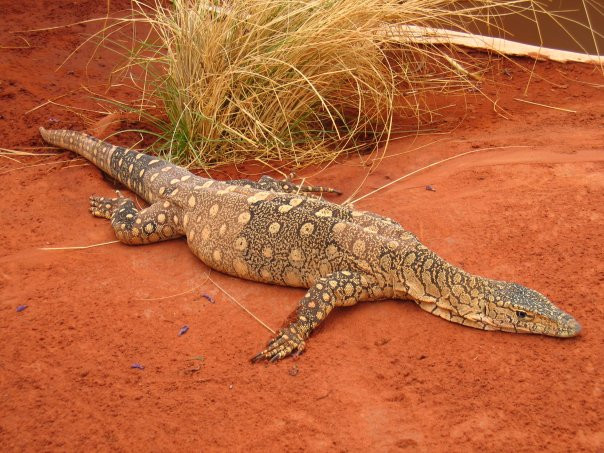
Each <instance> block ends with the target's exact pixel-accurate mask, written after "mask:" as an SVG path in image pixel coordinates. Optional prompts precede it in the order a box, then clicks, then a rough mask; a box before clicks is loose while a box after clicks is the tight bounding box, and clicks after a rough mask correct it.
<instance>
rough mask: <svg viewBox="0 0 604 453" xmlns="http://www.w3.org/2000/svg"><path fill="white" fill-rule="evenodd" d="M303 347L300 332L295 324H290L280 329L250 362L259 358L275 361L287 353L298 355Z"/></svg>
mask: <svg viewBox="0 0 604 453" xmlns="http://www.w3.org/2000/svg"><path fill="white" fill-rule="evenodd" d="M305 347H306V343H305V342H304V339H303V336H302V335H301V333H299V332H298V329H296V327H295V326H290V327H289V328H287V329H282V330H281V331H280V332H279V334H278V335H277V336H276V337H275V338H274V339H273V340H272V341H271V342H270V343H269V344H268V346H267V348H266V349H265V350H264V351H262V352H260V353H259V354H257V355H256V356H254V357H253V358H252V362H254V363H256V362H259V361H261V360H268V361H270V362H276V361H278V360H281V359H283V358H285V357H287V356H289V355H294V354H295V355H296V356H297V355H299V354H300V353H301V352H302V351H303V350H304V348H305Z"/></svg>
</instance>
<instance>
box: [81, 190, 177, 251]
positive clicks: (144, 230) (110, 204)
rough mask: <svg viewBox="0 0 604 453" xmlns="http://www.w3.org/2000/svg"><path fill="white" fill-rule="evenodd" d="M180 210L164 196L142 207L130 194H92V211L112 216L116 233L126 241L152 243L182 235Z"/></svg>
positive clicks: (122, 240)
mask: <svg viewBox="0 0 604 453" xmlns="http://www.w3.org/2000/svg"><path fill="white" fill-rule="evenodd" d="M118 194H119V192H118ZM179 211H180V210H179V209H177V208H176V207H175V206H174V205H172V204H171V203H170V202H169V201H163V200H162V201H158V202H157V203H154V204H152V205H151V206H149V207H148V208H145V209H141V210H140V211H139V210H138V209H136V207H135V205H134V202H133V201H132V200H130V199H128V198H124V197H121V196H120V197H118V198H105V197H97V196H92V197H90V212H91V213H92V215H94V216H96V217H103V218H105V219H109V220H111V226H112V227H113V229H114V230H115V235H116V236H117V238H118V239H119V240H120V241H121V242H123V243H125V244H150V243H153V242H159V241H167V240H169V239H175V238H178V237H180V236H182V235H183V234H184V231H183V229H182V224H181V222H180V220H181V219H180V218H179V217H180V215H179Z"/></svg>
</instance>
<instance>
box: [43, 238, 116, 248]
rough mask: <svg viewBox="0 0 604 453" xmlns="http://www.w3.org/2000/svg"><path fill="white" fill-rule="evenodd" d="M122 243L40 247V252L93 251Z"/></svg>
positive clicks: (108, 242) (109, 242)
mask: <svg viewBox="0 0 604 453" xmlns="http://www.w3.org/2000/svg"><path fill="white" fill-rule="evenodd" d="M118 242H120V241H118V240H115V241H107V242H100V243H98V244H90V245H68V246H64V247H40V250H85V249H91V248H94V247H102V246H105V245H110V244H116V243H118Z"/></svg>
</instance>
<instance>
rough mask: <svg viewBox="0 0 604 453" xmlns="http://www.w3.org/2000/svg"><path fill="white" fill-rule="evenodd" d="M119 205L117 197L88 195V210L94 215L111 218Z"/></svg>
mask: <svg viewBox="0 0 604 453" xmlns="http://www.w3.org/2000/svg"><path fill="white" fill-rule="evenodd" d="M119 205H120V199H119V198H105V197H97V196H96V195H93V196H91V197H90V212H91V213H92V215H93V216H95V217H103V218H105V219H109V220H111V218H112V216H113V213H114V212H115V211H116V210H117V208H118V207H119Z"/></svg>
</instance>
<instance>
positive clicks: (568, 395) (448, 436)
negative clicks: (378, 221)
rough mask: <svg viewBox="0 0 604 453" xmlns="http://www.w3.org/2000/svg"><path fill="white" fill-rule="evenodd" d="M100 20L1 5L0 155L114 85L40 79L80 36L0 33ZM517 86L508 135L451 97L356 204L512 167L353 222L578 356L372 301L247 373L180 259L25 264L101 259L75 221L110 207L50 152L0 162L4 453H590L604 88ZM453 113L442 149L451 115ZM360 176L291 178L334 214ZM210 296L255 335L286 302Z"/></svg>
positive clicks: (92, 70)
mask: <svg viewBox="0 0 604 453" xmlns="http://www.w3.org/2000/svg"><path fill="white" fill-rule="evenodd" d="M104 4H105V2H96V1H83V2H67V1H62V2H59V1H57V2H52V3H48V5H50V6H45V7H44V8H40V7H36V6H35V5H39V3H37V2H12V1H11V2H9V1H6V0H4V1H2V2H0V11H3V18H2V22H3V25H4V26H3V27H2V30H0V68H1V69H0V76H1V77H0V80H1V81H0V99H1V104H0V114H1V115H2V116H1V117H0V137H1V143H0V145H1V146H3V147H6V148H16V147H26V146H41V145H42V141H41V139H40V137H39V135H38V132H37V128H38V126H40V125H43V126H45V127H47V128H49V127H50V128H74V129H84V128H85V127H86V124H84V123H83V121H82V119H81V118H80V117H78V116H77V115H76V114H74V113H70V112H68V111H66V110H65V109H64V108H62V107H60V106H56V105H47V106H44V107H42V108H38V109H37V110H34V111H33V112H31V113H26V112H27V111H29V110H30V109H32V108H34V107H36V106H39V105H40V104H42V103H43V102H44V101H46V100H48V99H56V98H57V97H59V96H62V95H64V94H65V93H70V94H68V95H67V96H66V97H64V98H61V99H59V102H62V103H63V102H64V103H72V104H74V105H78V106H83V107H87V108H94V104H93V102H92V101H90V100H89V99H88V98H86V97H85V94H84V93H83V91H81V90H78V89H79V88H80V87H81V86H82V85H83V84H87V85H89V86H90V85H96V86H103V84H105V83H106V81H107V76H108V72H109V70H110V69H111V67H112V66H113V63H114V61H113V60H107V59H106V57H101V56H99V57H93V58H92V59H91V61H90V62H89V64H88V66H87V68H86V64H87V59H88V55H89V54H90V52H91V47H86V48H85V49H84V51H83V52H80V53H78V54H77V55H76V56H75V58H73V59H71V60H69V61H68V62H67V63H66V64H65V65H64V66H63V67H62V68H61V69H59V70H57V67H58V65H59V63H61V62H62V61H63V60H64V59H65V57H66V56H67V55H68V54H69V53H70V52H71V51H72V50H73V49H74V48H75V47H76V46H77V45H78V44H79V43H81V42H82V41H83V40H84V39H85V36H86V33H90V32H92V31H93V30H95V29H96V28H95V26H94V25H86V26H75V27H71V28H61V29H57V30H52V31H45V32H39V33H27V34H23V35H15V34H12V33H10V31H14V30H26V29H33V28H41V27H49V26H54V25H60V24H64V23H68V22H73V21H76V20H83V19H88V18H94V17H100V16H102V15H103V14H104V12H105V11H104V9H103V8H104ZM121 4H122V5H121V6H122V7H125V6H127V5H128V2H121ZM112 7H113V8H114V9H117V8H118V5H117V2H112ZM19 36H22V37H23V38H25V39H26V40H27V41H24V40H22V39H20V38H19ZM26 42H28V43H29V45H30V46H31V48H21V49H19V48H12V47H24V46H26V45H27V44H26ZM516 64H518V65H520V66H521V67H526V68H530V67H532V65H533V62H532V61H529V60H516V61H515V62H514V63H511V62H495V64H494V65H493V71H492V74H491V75H490V77H491V78H495V79H497V80H498V82H499V83H500V85H498V87H497V86H496V85H495V84H493V83H488V84H485V86H484V90H485V92H486V93H487V94H489V95H490V96H491V97H492V98H495V99H498V106H499V107H502V108H503V109H505V115H506V116H508V117H509V120H505V119H502V118H501V117H500V116H498V115H497V114H496V113H495V112H494V110H493V106H492V104H490V103H489V102H487V101H485V99H484V98H482V97H480V96H476V95H473V94H469V95H467V97H466V101H467V103H468V105H467V116H466V118H465V121H463V122H462V123H461V125H459V126H458V127H457V128H454V130H453V131H452V132H450V133H445V134H440V135H424V136H420V137H414V138H407V139H402V140H400V141H398V142H396V144H395V145H394V146H392V147H391V148H390V149H389V151H388V153H387V156H388V157H387V159H386V160H385V161H384V162H383V163H382V165H380V166H379V167H378V169H377V171H375V172H374V173H373V174H371V175H370V176H369V178H368V179H367V182H366V184H365V185H364V186H363V188H362V191H361V194H362V193H367V192H368V191H370V190H372V189H373V188H376V187H378V186H381V185H383V184H385V183H387V182H389V181H390V180H393V179H395V178H397V177H399V176H401V175H403V174H406V173H408V172H410V171H413V170H415V169H417V168H419V167H422V166H424V165H427V164H429V163H432V162H435V161H437V160H439V159H443V158H445V157H449V156H452V155H455V154H458V153H461V152H465V151H468V150H472V149H479V148H483V147H509V148H496V149H493V150H492V151H484V152H478V153H475V154H472V155H469V156H465V157H462V158H459V159H456V160H452V161H449V162H446V163H444V164H442V165H440V166H436V167H434V168H432V169H429V170H427V171H424V172H422V173H419V174H417V175H415V176H413V177H411V178H408V179H406V180H404V181H402V182H400V183H397V184H395V185H393V186H391V187H389V188H388V189H385V190H383V191H381V192H379V193H377V194H375V195H373V196H371V197H369V198H367V199H365V200H362V201H360V202H359V203H358V204H357V206H358V207H359V208H361V209H367V210H372V211H376V212H378V213H381V214H384V215H388V216H391V217H394V218H396V219H398V220H400V221H401V222H402V223H403V225H405V226H406V227H407V228H408V229H410V230H411V231H413V232H415V233H416V234H418V235H419V237H420V238H421V239H422V240H423V241H424V243H425V244H426V245H428V246H429V247H431V248H433V249H434V250H435V251H436V252H438V253H439V254H441V255H442V256H443V257H445V258H447V259H448V260H450V261H452V262H453V263H456V264H458V265H461V266H463V267H464V268H465V269H467V270H468V271H471V272H474V273H478V274H482V275H486V276H490V277H494V278H500V279H509V280H514V281H518V282H520V283H523V284H525V285H527V286H530V287H532V288H535V289H537V290H539V291H541V292H543V293H545V294H546V295H548V296H549V297H550V298H551V299H552V300H553V301H555V302H556V303H557V304H558V305H559V306H560V307H561V308H563V309H564V310H566V311H568V312H570V313H572V314H573V315H574V316H575V317H576V318H577V319H578V320H579V321H580V322H581V324H582V325H583V329H584V330H583V333H582V334H581V335H580V336H579V337H577V338H574V339H568V340H561V339H555V338H547V337H540V336H529V335H514V334H507V333H499V332H495V333H488V332H482V331H478V330H473V329H470V328H464V327H461V326H459V325H456V324H451V323H448V322H446V321H444V320H442V319H440V318H437V317H434V316H430V315H429V314H428V313H426V312H424V311H422V310H420V309H419V308H418V307H417V306H415V304H413V303H401V302H393V301H386V302H381V303H373V304H360V305H357V306H355V307H352V308H348V309H338V310H336V311H335V312H334V313H332V315H331V316H330V317H329V319H328V320H327V321H326V322H325V324H324V326H323V327H322V328H320V329H319V331H318V332H316V333H315V335H313V337H312V338H311V339H310V341H309V343H308V349H307V352H306V353H305V354H304V355H303V356H302V357H300V358H299V359H298V360H291V359H289V360H284V361H282V362H281V363H279V364H277V365H266V364H259V365H251V364H250V363H249V362H248V359H249V358H250V357H251V356H252V355H254V354H255V353H256V352H258V350H259V349H260V348H261V347H262V346H263V345H264V344H265V342H266V341H267V340H268V339H269V337H270V335H269V333H268V332H267V331H266V330H265V329H264V328H262V327H261V326H260V325H259V324H258V323H256V322H255V321H254V320H252V319H251V318H250V317H249V316H248V315H247V314H246V313H245V312H243V311H242V310H241V309H239V308H238V307H237V306H235V305H234V304H233V303H232V302H230V301H229V299H228V297H227V296H225V294H224V293H222V292H221V291H220V290H219V289H218V288H217V287H216V286H215V284H214V283H213V282H212V281H210V280H208V279H207V277H206V276H207V273H208V269H207V268H206V267H205V266H204V265H203V264H202V263H201V262H199V261H198V260H197V259H195V258H194V257H193V255H192V254H191V253H190V252H189V251H188V249H187V247H186V244H185V243H184V241H173V242H170V243H165V244H158V245H152V246H145V247H128V246H124V245H121V244H112V245H108V246H103V247H98V248H92V249H88V250H80V251H44V250H41V249H40V248H41V247H48V246H67V245H85V244H94V243H100V242H104V241H110V240H113V239H114V236H113V234H112V230H111V228H110V226H109V224H108V222H106V221H102V220H100V219H95V218H93V217H92V216H90V215H89V214H88V212H87V203H88V201H87V197H88V196H89V195H90V194H92V193H97V194H103V195H110V194H111V193H112V189H111V186H110V185H109V184H108V183H107V182H106V181H104V180H103V179H102V177H101V175H100V173H99V171H98V170H96V169H95V168H94V167H92V166H90V165H82V164H83V162H82V161H81V160H78V161H68V160H67V156H68V154H67V153H63V154H61V155H60V157H58V158H44V159H40V158H20V160H21V163H16V162H13V161H11V160H9V159H0V175H1V181H2V188H3V194H2V223H1V225H2V226H1V229H0V240H1V243H2V250H1V253H0V293H1V297H0V309H1V310H2V316H1V317H0V332H1V335H2V342H1V345H0V392H1V395H2V397H1V398H0V447H1V450H2V451H56V450H62V451H64V450H66V451H75V450H84V449H94V450H105V451H107V450H112V451H115V450H117V451H131V450H138V449H143V450H154V451H169V450H176V449H177V448H178V449H179V450H180V451H193V450H195V451H200V450H202V451H212V450H220V449H226V448H227V447H228V448H236V449H238V450H249V449H253V450H288V451H302V450H304V451H318V450H326V449H330V450H338V451H360V450H365V449H367V448H371V449H372V450H376V451H396V450H409V451H469V450H472V451H477V450H486V451H537V450H539V451H594V452H595V451H603V449H604V423H603V409H602V408H603V407H604V401H603V396H602V387H603V385H604V379H603V373H602V366H603V362H604V361H603V355H604V344H603V340H604V327H603V326H604V314H603V309H602V302H603V296H604V291H603V282H604V265H603V264H602V263H603V262H604V247H603V243H604V241H603V232H604V218H603V209H602V206H604V174H603V170H604V129H603V124H604V90H602V84H603V83H604V78H603V77H602V74H601V73H600V72H598V70H596V69H594V68H591V67H588V66H581V65H556V64H551V63H539V64H537V65H536V73H535V74H534V75H533V78H532V81H531V83H530V84H528V74H527V73H526V72H523V71H522V70H520V68H519V67H517V66H515V65H516ZM504 68H505V69H506V71H505V73H504ZM506 73H507V74H506ZM86 74H87V75H88V78H86ZM541 77H544V78H545V79H547V81H544V80H542V79H541ZM576 80H577V81H576ZM501 84H503V85H501ZM527 84H528V91H527V94H526V95H525V94H524V93H523V92H524V90H525V87H526V86H527ZM593 84H600V85H599V87H598V86H596V85H593ZM74 90H77V91H74ZM514 98H523V99H527V100H532V101H536V102H541V103H544V104H549V105H552V106H556V107H562V108H565V109H570V110H575V111H576V113H569V112H564V111H559V110H552V109H548V108H544V107H537V106H533V105H528V104H525V103H522V102H519V101H517V100H514ZM450 102H451V103H456V104H458V107H454V108H451V109H449V111H448V112H445V117H444V120H443V121H442V122H441V124H440V126H441V128H442V130H443V131H447V130H451V129H453V127H452V126H454V125H457V122H458V116H459V114H460V112H462V111H463V108H464V102H465V101H464V100H463V99H461V98H459V99H453V100H451V101H450ZM512 146H513V147H512ZM420 148H421V149H420ZM402 153H404V154H402ZM57 162H63V163H59V164H57ZM33 164H38V165H37V166H29V167H28V165H33ZM366 170H367V167H364V166H362V165H360V159H359V158H356V157H351V158H349V159H346V160H345V161H343V162H342V163H341V165H338V166H337V167H336V166H334V167H331V168H329V169H327V170H325V171H323V172H322V173H321V174H320V175H314V174H313V173H312V172H309V171H307V172H305V173H304V175H305V176H310V177H311V178H310V180H311V182H313V183H321V184H324V185H330V186H334V187H339V188H341V189H344V191H345V197H347V196H349V195H350V194H351V193H352V191H353V190H354V189H355V188H356V187H357V186H358V185H359V184H360V182H361V181H362V179H363V176H364V174H365V172H366ZM427 184H431V185H433V186H434V187H435V188H436V192H432V191H428V190H425V188H424V187H425V185H427ZM343 199H344V198H340V200H343ZM210 277H211V279H212V280H213V281H214V282H216V283H217V284H218V285H220V286H221V287H222V288H224V289H226V290H227V291H228V292H229V293H231V294H233V295H236V296H237V298H238V300H240V301H242V302H243V303H244V304H245V305H246V306H247V307H248V308H249V309H250V310H251V311H252V312H254V313H255V314H257V315H258V316H259V317H260V318H261V319H263V320H264V321H266V322H267V323H268V324H269V325H270V326H272V327H273V328H276V327H278V326H280V325H281V323H282V322H283V320H284V319H285V318H286V317H287V315H288V314H289V313H291V311H292V310H293V309H294V307H295V306H296V303H297V300H298V299H299V298H300V297H301V296H302V294H303V291H302V290H298V289H291V288H280V287H275V286H267V285H261V284H257V283H252V282H248V281H242V280H238V279H235V278H230V277H227V276H224V275H221V274H218V273H216V272H213V273H212V274H211V276H210ZM194 288H196V289H195V292H190V290H191V289H194ZM202 293H207V294H210V295H212V296H213V297H214V298H215V303H210V301H208V300H206V299H205V298H203V297H201V294H202ZM23 304H25V305H27V306H28V308H27V309H26V310H24V311H22V312H19V313H18V312H16V307H17V306H19V305H23ZM185 324H187V325H189V326H190V330H189V332H188V333H187V334H186V335H183V336H181V337H179V336H177V333H178V331H179V329H180V328H181V327H182V326H183V325H185ZM198 356H202V357H203V360H195V359H193V358H194V357H198ZM133 363H140V364H142V365H144V367H145V368H144V370H138V369H132V368H131V365H132V364H133Z"/></svg>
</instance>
